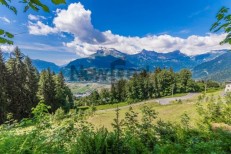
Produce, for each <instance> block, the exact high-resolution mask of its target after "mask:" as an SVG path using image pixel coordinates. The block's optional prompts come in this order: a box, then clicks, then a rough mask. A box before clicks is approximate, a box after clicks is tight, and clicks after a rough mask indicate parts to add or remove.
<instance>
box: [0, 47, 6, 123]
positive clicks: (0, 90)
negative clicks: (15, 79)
mask: <svg viewBox="0 0 231 154" xmlns="http://www.w3.org/2000/svg"><path fill="white" fill-rule="evenodd" d="M6 113H7V70H6V66H5V63H4V58H3V55H2V51H1V50H0V124H1V123H3V122H4V120H5V117H6Z"/></svg>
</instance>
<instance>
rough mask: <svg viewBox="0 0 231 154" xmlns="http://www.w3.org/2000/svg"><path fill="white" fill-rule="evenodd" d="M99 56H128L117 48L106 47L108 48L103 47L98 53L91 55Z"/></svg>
mask: <svg viewBox="0 0 231 154" xmlns="http://www.w3.org/2000/svg"><path fill="white" fill-rule="evenodd" d="M98 56H101V57H102V56H113V57H116V58H123V57H125V56H126V54H125V53H122V52H120V51H118V50H116V49H112V48H110V49H106V48H101V49H100V50H97V51H96V53H94V54H92V55H91V56H90V57H98Z"/></svg>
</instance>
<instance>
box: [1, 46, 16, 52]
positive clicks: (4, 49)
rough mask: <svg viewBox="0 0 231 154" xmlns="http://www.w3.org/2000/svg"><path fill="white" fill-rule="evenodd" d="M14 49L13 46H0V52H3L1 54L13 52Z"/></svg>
mask: <svg viewBox="0 0 231 154" xmlns="http://www.w3.org/2000/svg"><path fill="white" fill-rule="evenodd" d="M14 48H15V46H13V45H0V49H1V51H3V52H9V53H10V52H12V51H14Z"/></svg>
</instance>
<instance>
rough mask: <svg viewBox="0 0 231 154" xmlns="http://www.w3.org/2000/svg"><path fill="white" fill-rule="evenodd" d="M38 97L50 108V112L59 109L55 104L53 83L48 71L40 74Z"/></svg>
mask: <svg viewBox="0 0 231 154" xmlns="http://www.w3.org/2000/svg"><path fill="white" fill-rule="evenodd" d="M38 96H39V99H40V100H43V101H44V102H45V104H46V105H49V106H51V111H52V112H53V111H55V110H56V109H57V108H58V107H59V104H57V103H56V92H55V81H54V77H53V73H52V72H51V71H50V69H48V70H44V71H42V72H41V74H40V79H39V90H38Z"/></svg>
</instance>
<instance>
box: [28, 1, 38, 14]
mask: <svg viewBox="0 0 231 154" xmlns="http://www.w3.org/2000/svg"><path fill="white" fill-rule="evenodd" d="M29 7H30V8H32V9H33V10H34V11H36V12H38V11H39V8H38V7H36V6H34V4H33V3H31V2H30V3H29Z"/></svg>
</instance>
